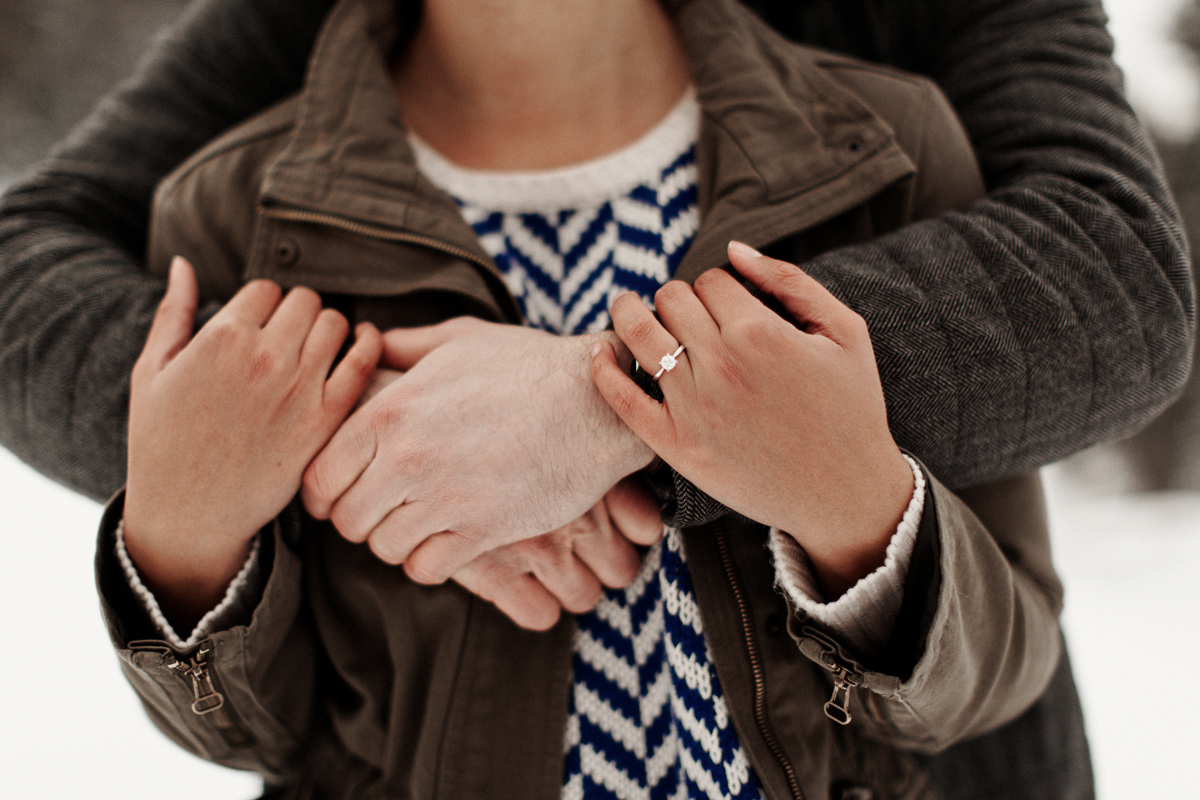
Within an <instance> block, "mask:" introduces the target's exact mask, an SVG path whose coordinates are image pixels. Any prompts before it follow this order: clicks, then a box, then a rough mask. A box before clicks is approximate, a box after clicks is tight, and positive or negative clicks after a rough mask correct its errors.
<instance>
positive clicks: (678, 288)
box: [654, 281, 691, 306]
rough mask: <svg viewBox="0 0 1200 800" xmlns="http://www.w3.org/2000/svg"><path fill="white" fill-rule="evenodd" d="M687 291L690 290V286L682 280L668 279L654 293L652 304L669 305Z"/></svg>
mask: <svg viewBox="0 0 1200 800" xmlns="http://www.w3.org/2000/svg"><path fill="white" fill-rule="evenodd" d="M689 291H691V290H690V288H689V287H688V285H687V284H686V283H684V282H683V281H668V282H667V283H664V284H663V285H662V286H661V287H660V288H659V290H658V291H657V292H655V293H654V304H655V305H657V306H661V305H663V304H664V303H666V304H668V305H669V304H671V303H673V302H675V301H676V300H679V299H680V298H681V297H683V295H685V294H686V293H687V292H689Z"/></svg>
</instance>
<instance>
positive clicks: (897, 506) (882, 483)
mask: <svg viewBox="0 0 1200 800" xmlns="http://www.w3.org/2000/svg"><path fill="white" fill-rule="evenodd" d="M877 475H878V476H879V477H878V480H877V481H875V482H873V483H872V485H871V486H870V487H869V488H868V489H867V490H865V491H863V492H860V493H857V498H856V499H855V500H853V501H852V502H851V503H849V504H847V505H846V506H845V509H846V511H847V513H845V514H843V515H840V516H839V517H837V518H835V525H834V526H832V527H830V528H829V529H827V530H825V531H823V532H822V533H821V534H817V535H812V534H810V533H808V532H806V535H805V536H804V537H801V536H798V535H794V534H789V535H792V538H794V539H796V541H797V542H799V543H800V544H801V546H803V547H804V549H805V551H806V552H807V553H808V556H809V558H810V560H811V562H812V568H813V574H814V575H815V577H816V579H817V582H818V584H819V585H820V587H821V590H822V593H823V594H824V595H825V597H826V598H827V599H828V600H830V601H833V600H836V599H837V598H839V597H841V596H842V595H843V594H845V593H846V591H847V590H848V589H850V588H851V587H852V586H854V585H855V584H857V583H858V582H859V581H861V580H862V579H863V578H866V577H867V576H868V575H870V574H871V573H873V572H875V571H876V570H878V569H879V568H880V567H882V566H883V565H884V563H885V561H886V560H887V553H888V547H889V545H890V544H891V542H892V540H893V538H894V537H895V535H896V532H897V531H898V530H899V528H900V525H901V523H902V522H903V521H904V519H905V516H906V514H908V513H909V512H910V511H911V510H913V507H914V505H915V506H917V508H918V513H919V507H920V505H921V503H920V502H919V500H920V499H922V498H918V497H917V496H916V495H917V492H918V491H919V492H921V493H922V496H923V492H924V481H923V479H922V478H920V473H919V469H918V467H917V466H916V465H915V463H910V462H909V460H908V459H907V458H906V457H905V456H904V455H903V454H902V453H901V452H900V450H899V449H898V448H897V449H896V452H895V458H894V459H890V460H889V468H888V469H886V470H880V471H879V472H878V473H877ZM862 498H870V499H869V501H866V502H864V501H863V500H862ZM784 530H804V529H803V528H802V527H798V528H794V529H784Z"/></svg>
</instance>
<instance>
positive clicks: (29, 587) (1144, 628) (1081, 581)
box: [0, 0, 1200, 800]
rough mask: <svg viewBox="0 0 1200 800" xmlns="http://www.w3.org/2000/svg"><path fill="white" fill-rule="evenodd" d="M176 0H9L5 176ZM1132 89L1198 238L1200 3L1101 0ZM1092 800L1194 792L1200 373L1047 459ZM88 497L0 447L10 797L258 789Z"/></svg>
mask: <svg viewBox="0 0 1200 800" xmlns="http://www.w3.org/2000/svg"><path fill="white" fill-rule="evenodd" d="M184 5H185V2H184V0H90V1H89V2H78V0H0V186H3V185H4V184H6V183H7V182H9V181H10V180H12V178H13V177H15V176H16V175H19V174H20V173H21V172H22V171H23V170H25V169H27V168H28V167H29V166H30V165H32V164H33V163H34V162H35V161H36V160H37V159H38V158H40V157H41V156H42V155H43V154H44V152H45V151H46V150H47V148H48V147H49V146H50V145H51V144H52V143H53V142H54V141H56V140H57V139H59V138H60V137H61V136H63V135H64V134H65V133H66V132H67V131H68V130H69V129H70V127H71V126H72V125H73V124H74V123H75V122H77V121H78V120H79V119H80V118H81V117H82V116H83V115H84V114H86V113H87V110H88V109H89V108H90V106H91V105H92V103H93V102H94V101H95V99H96V97H97V96H98V95H99V94H100V93H102V92H103V91H104V90H105V89H106V88H108V87H109V86H110V85H111V84H112V83H113V82H115V81H117V80H119V79H120V78H121V77H122V76H123V75H125V74H126V73H128V72H129V71H130V70H131V69H132V67H133V65H134V64H135V63H136V61H137V58H138V56H139V54H140V53H141V51H142V50H143V49H144V48H145V46H146V44H147V42H149V41H150V39H151V38H152V37H153V36H154V35H155V33H156V32H158V31H160V30H161V29H162V27H163V26H164V25H167V24H169V22H170V21H171V20H172V19H173V18H174V17H175V16H176V15H178V14H179V12H180V11H181V9H182V8H183V6H184ZM1106 6H1107V8H1108V11H1109V15H1110V17H1111V19H1112V24H1111V28H1112V32H1113V35H1114V37H1115V38H1116V41H1117V61H1118V62H1119V63H1120V65H1121V66H1122V68H1123V69H1124V70H1125V73H1126V80H1127V90H1128V93H1129V96H1130V98H1131V100H1132V102H1133V104H1134V106H1135V107H1136V108H1137V109H1138V111H1139V113H1140V114H1141V116H1142V118H1143V120H1144V121H1145V122H1146V124H1147V126H1148V127H1149V128H1150V130H1151V132H1152V134H1153V136H1154V139H1155V141H1156V142H1157V144H1158V147H1159V152H1160V153H1161V155H1162V157H1163V161H1164V163H1165V165H1166V168H1167V174H1168V176H1169V178H1170V180H1171V183H1172V185H1173V187H1174V189H1175V193H1176V197H1177V199H1178V201H1179V204H1180V207H1181V208H1182V210H1183V213H1184V216H1185V220H1186V223H1187V227H1188V234H1189V238H1190V240H1191V241H1192V242H1193V243H1200V133H1198V121H1200V0H1106ZM1047 481H1048V490H1049V493H1050V503H1051V519H1052V522H1053V527H1054V537H1055V538H1054V544H1055V549H1056V554H1055V555H1056V560H1057V562H1058V565H1059V568H1060V571H1061V572H1062V573H1063V578H1064V580H1065V582H1066V586H1067V607H1066V611H1065V613H1064V617H1065V618H1064V626H1065V628H1066V633H1067V638H1068V641H1069V643H1070V646H1071V650H1072V655H1073V660H1074V665H1075V670H1076V677H1077V680H1078V682H1079V685H1080V691H1081V694H1082V696H1083V700H1084V706H1085V712H1086V714H1087V725H1088V734H1089V737H1090V739H1091V742H1092V756H1093V759H1094V761H1095V769H1096V777H1097V783H1098V796H1099V798H1100V800H1134V799H1135V798H1147V797H1166V798H1184V797H1197V796H1200V790H1197V788H1196V779H1195V775H1194V772H1193V770H1192V763H1193V762H1194V759H1195V757H1196V753H1197V752H1198V751H1200V732H1198V731H1197V726H1196V724H1195V720H1196V719H1198V718H1200V696H1197V694H1196V693H1195V692H1193V691H1190V690H1191V688H1192V687H1191V686H1190V684H1191V681H1192V680H1194V679H1195V678H1196V677H1197V676H1198V675H1200V671H1198V669H1197V664H1198V663H1200V624H1197V621H1196V615H1197V612H1200V378H1198V377H1196V376H1193V378H1192V380H1191V381H1190V382H1189V383H1188V387H1187V389H1186V390H1185V392H1184V394H1183V396H1182V397H1181V398H1180V400H1179V401H1178V402H1177V403H1176V404H1175V405H1174V406H1172V407H1171V408H1170V409H1168V410H1167V411H1166V413H1164V414H1163V416H1162V417H1161V418H1159V419H1158V420H1157V421H1156V422H1154V423H1153V424H1152V425H1151V426H1150V427H1149V428H1147V429H1146V430H1145V431H1143V432H1142V433H1140V434H1138V435H1137V436H1135V437H1133V438H1131V439H1129V440H1127V441H1124V442H1119V443H1116V444H1111V445H1106V446H1103V447H1100V448H1095V449H1094V450H1091V451H1089V452H1087V453H1083V454H1080V455H1079V456H1076V457H1075V458H1073V459H1071V460H1069V461H1067V462H1065V463H1063V464H1060V465H1056V466H1054V467H1052V468H1050V469H1049V470H1048V471H1047ZM99 512H100V508H99V506H97V505H96V504H94V503H92V502H90V501H88V500H85V499H83V498H81V497H78V496H76V495H73V494H71V493H70V492H68V491H66V490H65V489H62V488H61V487H58V486H56V485H55V484H53V483H51V482H50V481H48V480H46V479H45V478H43V477H41V476H39V475H37V474H36V473H34V472H33V471H31V470H29V469H28V468H26V467H25V466H23V465H22V464H21V463H20V462H18V461H17V460H16V459H15V458H14V457H13V456H12V455H10V454H9V453H8V452H7V451H5V450H3V449H0V514H2V517H0V531H3V533H4V534H5V535H4V537H3V542H4V551H5V557H4V558H2V559H0V608H2V609H3V611H0V642H2V644H0V797H6V798H9V797H11V798H17V797H20V798H26V797H33V798H64V797H88V798H93V799H94V800H107V798H126V797H141V796H150V795H151V794H154V795H167V796H170V797H171V798H172V799H173V800H190V798H196V799H197V800H199V799H200V798H203V799H204V800H213V798H229V799H230V800H242V799H243V798H252V797H257V796H258V782H257V780H256V779H254V778H252V777H250V776H247V775H244V774H240V773H236V772H232V771H229V770H224V769H221V768H219V767H214V766H211V765H208V764H206V763H204V762H202V761H199V760H197V759H195V758H192V757H191V756H189V755H187V754H185V753H183V752H182V751H180V750H178V749H177V748H175V747H174V746H173V745H171V744H170V743H169V742H168V741H167V740H166V739H165V738H163V737H162V736H161V735H160V734H159V733H158V732H157V731H156V730H155V729H154V728H153V727H152V726H151V725H150V723H149V722H148V721H146V719H145V718H144V716H143V714H142V712H141V708H140V706H139V704H138V702H137V700H136V698H135V696H134V695H133V693H132V691H130V690H129V689H128V688H127V687H126V685H125V683H124V681H123V680H122V678H121V677H120V672H119V669H118V667H117V663H116V660H115V658H114V657H113V656H112V653H111V651H110V649H109V647H108V644H107V639H106V637H105V634H104V631H103V629H102V626H101V624H100V619H99V613H98V610H97V607H96V606H97V603H96V599H95V593H94V590H93V588H92V575H91V559H92V547H93V541H94V539H93V536H94V531H95V528H96V524H97V523H98V521H99Z"/></svg>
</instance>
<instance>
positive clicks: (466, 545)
mask: <svg viewBox="0 0 1200 800" xmlns="http://www.w3.org/2000/svg"><path fill="white" fill-rule="evenodd" d="M484 549H485V545H484V544H483V542H482V541H480V540H476V539H472V538H469V537H467V536H465V535H463V534H461V533H459V532H457V531H439V532H438V533H434V534H433V535H432V536H429V537H427V538H425V539H424V540H422V541H420V542H418V543H417V545H416V546H415V547H414V548H413V549H412V551H411V552H410V553H409V554H408V556H407V557H406V558H405V559H404V571H405V572H406V573H408V577H410V578H412V579H413V580H414V581H416V582H417V583H427V584H437V583H444V582H445V581H446V580H447V579H449V578H450V577H451V576H452V575H454V573H456V572H458V571H459V570H460V569H462V568H463V567H465V566H466V565H467V564H470V563H471V562H472V561H474V560H475V559H476V558H478V557H479V556H480V555H482V554H483V553H484Z"/></svg>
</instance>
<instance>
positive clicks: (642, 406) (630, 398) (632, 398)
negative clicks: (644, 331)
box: [591, 342, 674, 458]
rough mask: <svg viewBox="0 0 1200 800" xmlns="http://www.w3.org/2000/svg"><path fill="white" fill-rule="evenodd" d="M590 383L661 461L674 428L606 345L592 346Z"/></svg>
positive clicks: (661, 408)
mask: <svg viewBox="0 0 1200 800" xmlns="http://www.w3.org/2000/svg"><path fill="white" fill-rule="evenodd" d="M591 368H592V382H593V383H595V384H596V389H597V390H598V391H599V392H600V396H601V397H603V398H604V401H605V402H606V403H608V404H609V406H611V407H612V410H613V411H614V412H615V413H616V415H617V416H618V417H620V418H621V421H622V422H624V423H625V424H626V425H628V426H629V429H630V430H632V431H633V432H634V433H635V434H637V436H638V438H639V439H641V440H642V441H643V442H645V443H646V445H647V446H648V447H649V448H650V449H651V450H653V451H654V452H655V453H657V454H658V455H660V456H662V457H663V458H667V457H668V452H669V451H670V449H671V446H672V444H673V442H674V428H673V426H672V424H671V418H670V413H669V412H668V411H667V409H666V407H665V406H664V405H663V404H662V403H659V402H658V401H656V400H654V399H653V398H652V397H650V395H648V394H646V393H645V392H644V391H642V388H641V387H640V386H638V385H637V384H636V383H634V382H633V380H632V379H631V378H630V377H629V376H628V375H626V374H625V371H624V370H622V369H621V366H620V365H619V364H618V363H617V354H616V353H615V352H614V351H613V348H612V345H611V344H609V343H608V342H597V343H596V344H595V345H594V346H593V347H592V364H591Z"/></svg>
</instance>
